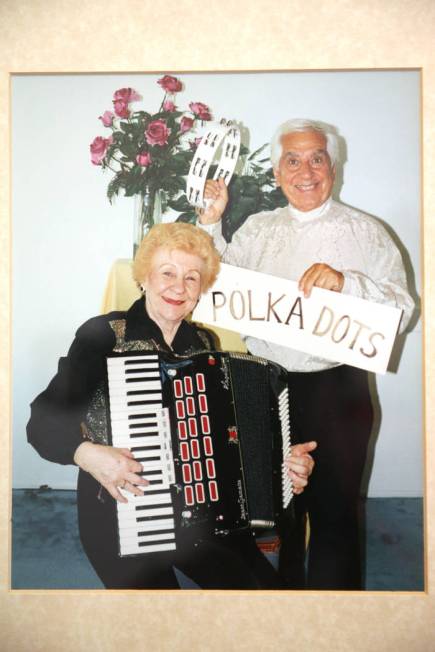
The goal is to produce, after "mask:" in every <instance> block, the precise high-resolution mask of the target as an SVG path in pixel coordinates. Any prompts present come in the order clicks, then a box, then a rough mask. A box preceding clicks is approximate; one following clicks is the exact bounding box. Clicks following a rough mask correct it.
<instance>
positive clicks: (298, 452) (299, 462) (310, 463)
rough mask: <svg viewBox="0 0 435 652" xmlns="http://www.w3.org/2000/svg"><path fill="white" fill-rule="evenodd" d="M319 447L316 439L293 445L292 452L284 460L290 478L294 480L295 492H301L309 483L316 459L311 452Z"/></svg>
mask: <svg viewBox="0 0 435 652" xmlns="http://www.w3.org/2000/svg"><path fill="white" fill-rule="evenodd" d="M315 448H317V443H316V442H315V441H308V442H306V443H305V444H296V445H295V446H292V449H291V453H290V455H288V456H287V457H286V459H285V460H284V464H285V466H286V468H287V473H288V476H289V478H291V480H292V482H293V493H294V494H301V493H302V492H303V490H304V489H305V487H306V486H307V484H308V478H309V477H310V475H311V473H312V472H313V467H314V460H313V458H312V457H311V455H310V453H311V451H313V450H314V449H315Z"/></svg>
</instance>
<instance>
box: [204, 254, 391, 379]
mask: <svg viewBox="0 0 435 652" xmlns="http://www.w3.org/2000/svg"><path fill="white" fill-rule="evenodd" d="M401 314H402V311H401V310H400V309H399V308H394V307H391V306H386V305H383V304H380V303H372V302H370V301H366V300H365V299H357V298H356V297H352V296H350V295H348V294H342V293H339V292H331V291H329V290H322V289H320V288H313V290H312V292H311V296H310V297H309V298H308V299H306V298H305V297H304V296H303V294H302V293H301V292H300V291H299V290H298V287H297V283H295V282H294V281H289V280H287V279H283V278H279V277H277V276H270V275H269V274H262V273H260V272H253V271H251V270H247V269H243V268H241V267H235V266H233V265H225V264H222V265H221V271H220V274H219V278H218V279H217V281H216V282H215V284H214V285H213V287H212V288H211V289H210V290H209V291H208V293H207V294H206V295H204V296H203V297H202V298H201V300H200V302H199V304H198V305H197V307H196V309H195V311H194V313H193V319H194V320H195V321H199V322H202V323H204V324H209V325H210V326H218V327H220V328H226V329H228V330H232V331H237V332H239V333H243V334H244V335H251V336H253V337H256V338H258V339H262V340H266V341H268V342H273V343H275V344H280V345H282V346H288V347H289V348H292V349H296V350H298V351H304V352H306V353H310V354H312V355H315V356H320V357H322V358H327V359H329V360H334V361H336V362H342V363H344V364H349V365H352V366H354V367H360V368H361V369H367V370H369V371H375V372H379V373H385V371H386V370H387V366H388V361H389V358H390V355H391V350H392V347H393V344H394V339H395V337H396V334H397V330H398V327H399V322H400V317H401Z"/></svg>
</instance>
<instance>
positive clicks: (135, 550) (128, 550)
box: [121, 542, 177, 555]
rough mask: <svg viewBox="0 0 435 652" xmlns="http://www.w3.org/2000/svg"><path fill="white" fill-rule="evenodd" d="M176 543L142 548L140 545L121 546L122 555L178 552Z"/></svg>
mask: <svg viewBox="0 0 435 652" xmlns="http://www.w3.org/2000/svg"><path fill="white" fill-rule="evenodd" d="M176 549H177V546H176V545H175V542H174V543H162V544H157V543H156V544H155V545H149V546H140V545H139V543H135V544H131V545H126V546H121V555H134V554H143V553H146V552H166V551H167V550H176Z"/></svg>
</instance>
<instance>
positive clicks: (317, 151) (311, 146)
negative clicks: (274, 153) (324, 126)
mask: <svg viewBox="0 0 435 652" xmlns="http://www.w3.org/2000/svg"><path fill="white" fill-rule="evenodd" d="M281 144H282V155H281V158H280V160H279V164H278V168H277V169H275V170H274V174H275V179H276V183H277V185H278V186H281V190H282V191H283V193H284V195H285V196H286V197H287V199H288V201H289V203H290V204H291V205H292V206H294V208H296V209H297V210H299V211H311V210H313V209H314V208H318V207H319V206H321V205H322V204H323V203H324V202H325V201H326V200H327V199H328V197H329V196H330V194H331V192H332V186H333V185H334V178H335V168H334V167H333V166H332V164H331V159H330V158H329V154H328V152H327V151H326V138H325V137H324V136H323V134H320V133H319V132H317V131H301V132H294V133H292V134H287V135H285V136H283V137H282V138H281Z"/></svg>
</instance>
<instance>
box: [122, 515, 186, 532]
mask: <svg viewBox="0 0 435 652" xmlns="http://www.w3.org/2000/svg"><path fill="white" fill-rule="evenodd" d="M174 529H175V521H174V519H173V518H165V519H156V520H153V521H144V522H143V523H133V524H131V525H125V526H124V527H122V528H121V529H120V532H122V536H124V535H126V536H129V535H130V533H136V535H137V533H138V532H157V531H158V530H168V531H170V530H174Z"/></svg>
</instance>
